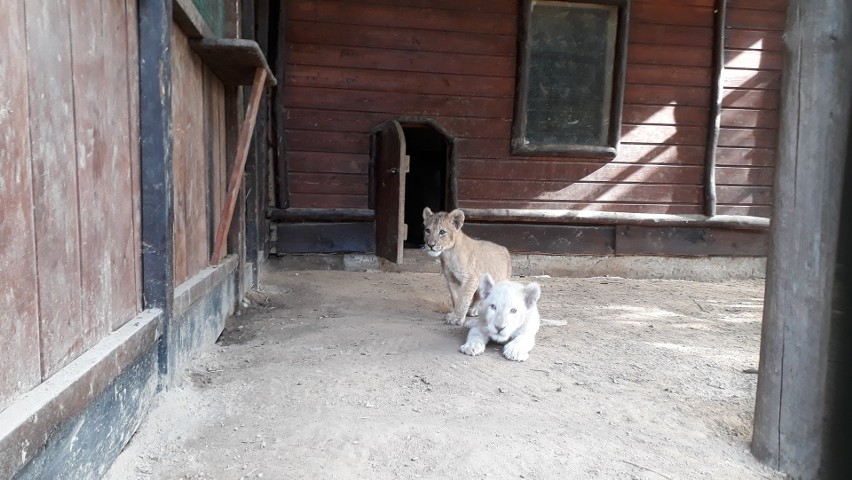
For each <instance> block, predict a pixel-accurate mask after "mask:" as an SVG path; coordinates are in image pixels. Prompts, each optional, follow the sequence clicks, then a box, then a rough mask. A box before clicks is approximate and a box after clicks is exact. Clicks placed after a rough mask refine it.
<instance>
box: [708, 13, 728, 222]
mask: <svg viewBox="0 0 852 480" xmlns="http://www.w3.org/2000/svg"><path fill="white" fill-rule="evenodd" d="M727 8H728V1H727V0H716V1H715V4H714V6H713V85H712V88H711V89H710V91H711V94H710V96H711V98H710V102H711V103H710V117H709V120H708V124H707V150H706V152H707V153H706V155H705V158H704V215H706V216H707V217H713V216H715V215H716V154H717V152H718V150H719V148H718V147H719V127H720V125H721V121H722V97H723V93H724V88H723V87H722V82H723V75H724V73H725V17H726V13H727V12H726V11H727Z"/></svg>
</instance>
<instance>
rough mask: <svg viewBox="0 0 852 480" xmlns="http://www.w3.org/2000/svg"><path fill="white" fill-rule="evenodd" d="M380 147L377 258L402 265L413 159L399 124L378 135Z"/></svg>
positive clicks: (377, 160)
mask: <svg viewBox="0 0 852 480" xmlns="http://www.w3.org/2000/svg"><path fill="white" fill-rule="evenodd" d="M374 135H375V136H376V138H375V142H373V144H374V145H375V147H376V152H375V153H374V155H375V175H376V255H378V256H379V257H382V258H386V259H388V260H390V261H392V262H395V263H401V262H402V242H403V241H404V240H405V236H406V226H405V223H404V215H405V174H406V172H407V171H408V169H409V159H408V156H407V155H406V154H405V135H404V134H403V131H402V126H400V124H399V122H397V121H395V120H391V121H389V122H386V123H384V124H383V125H382V126H381V127H379V128H378V129H377V130H376V131H375V132H374Z"/></svg>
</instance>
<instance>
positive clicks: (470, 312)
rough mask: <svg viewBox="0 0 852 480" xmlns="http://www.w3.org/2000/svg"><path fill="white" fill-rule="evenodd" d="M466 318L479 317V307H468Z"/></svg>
mask: <svg viewBox="0 0 852 480" xmlns="http://www.w3.org/2000/svg"><path fill="white" fill-rule="evenodd" d="M467 316H468V317H478V316H479V307H470V309H468V311H467Z"/></svg>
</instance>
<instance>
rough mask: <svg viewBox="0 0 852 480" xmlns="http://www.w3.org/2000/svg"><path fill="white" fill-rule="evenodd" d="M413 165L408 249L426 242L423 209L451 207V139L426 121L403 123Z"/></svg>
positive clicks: (407, 204)
mask: <svg viewBox="0 0 852 480" xmlns="http://www.w3.org/2000/svg"><path fill="white" fill-rule="evenodd" d="M402 131H403V132H404V133H405V144H406V154H407V155H408V156H409V158H410V167H409V171H408V174H406V179H405V185H406V189H405V224H406V225H408V237H407V238H406V239H405V247H406V248H419V247H421V246H422V245H423V229H422V227H421V225H422V224H423V209H424V208H425V207H429V208H431V209H432V210H433V211H436V212H437V211H440V210H447V208H448V207H449V206H450V203H451V200H450V195H449V193H450V192H449V183H450V139H448V138H447V137H446V136H445V135H444V134H443V133H441V132H439V131H438V130H436V129H435V128H434V127H432V126H431V125H429V124H425V123H403V124H402Z"/></svg>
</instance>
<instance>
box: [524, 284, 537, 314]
mask: <svg viewBox="0 0 852 480" xmlns="http://www.w3.org/2000/svg"><path fill="white" fill-rule="evenodd" d="M539 297H541V287H540V286H539V285H538V284H537V283H535V282H532V283H530V284H529V285H527V286H525V287H524V304H526V306H527V308H532V306H533V305H535V302H537V301H538V299H539Z"/></svg>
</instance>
